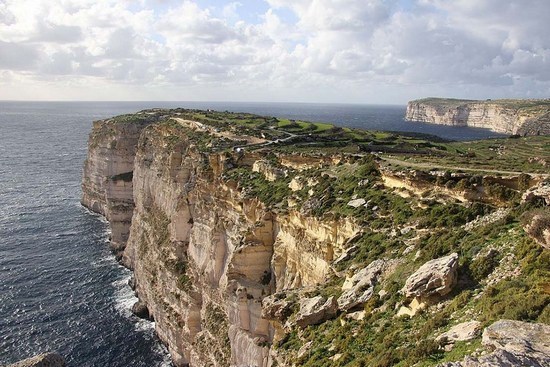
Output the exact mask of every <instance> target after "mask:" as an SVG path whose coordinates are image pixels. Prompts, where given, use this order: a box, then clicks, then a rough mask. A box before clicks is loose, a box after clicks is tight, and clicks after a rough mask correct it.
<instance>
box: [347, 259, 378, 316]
mask: <svg viewBox="0 0 550 367" xmlns="http://www.w3.org/2000/svg"><path fill="white" fill-rule="evenodd" d="M384 265H385V261H384V260H381V259H380V260H375V261H373V262H371V263H370V264H369V265H368V266H367V267H365V268H363V269H361V270H359V271H358V272H357V273H355V274H354V275H353V276H352V277H348V278H346V280H345V282H344V284H343V285H342V290H343V291H344V292H343V293H342V295H341V296H340V297H339V298H338V308H339V309H340V310H342V311H348V310H351V309H353V308H354V307H357V306H361V305H363V304H364V303H365V302H367V301H368V300H369V299H370V298H371V297H372V295H373V293H374V287H375V286H376V284H377V283H378V280H379V278H380V275H381V274H382V270H383V269H384Z"/></svg>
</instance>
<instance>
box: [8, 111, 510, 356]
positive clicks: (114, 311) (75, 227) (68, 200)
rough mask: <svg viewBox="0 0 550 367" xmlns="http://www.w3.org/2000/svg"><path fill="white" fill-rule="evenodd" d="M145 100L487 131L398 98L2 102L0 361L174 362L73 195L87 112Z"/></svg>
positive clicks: (384, 125) (100, 114)
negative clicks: (416, 111) (449, 123)
mask: <svg viewBox="0 0 550 367" xmlns="http://www.w3.org/2000/svg"><path fill="white" fill-rule="evenodd" d="M152 107H166V108H172V107H185V108H201V109H206V108H211V109H216V110H222V111H225V110H229V111H235V112H251V113H257V114H262V115H270V116H277V117H285V118H292V119H302V120H309V121H324V122H333V123H335V124H336V125H340V126H348V127H360V128H366V129H376V130H395V131H412V132H419V133H426V134H434V135H438V136H441V137H443V138H447V139H456V140H471V139H481V138H487V137H495V136H499V135H498V134H495V133H492V132H490V131H487V130H481V129H471V128H457V127H446V126H436V125H429V124H422V123H411V122H406V121H403V116H404V114H405V107H404V106H368V105H326V104H284V103H221V102H217V103H212V102H0V365H3V364H7V363H12V362H15V361H17V360H20V359H23V358H27V357H30V356H33V355H36V354H38V353H42V352H46V351H57V352H59V353H61V354H62V355H63V356H64V357H65V358H66V359H67V362H68V364H69V366H75V367H76V366H79V367H85V366H144V367H145V366H147V367H151V366H170V360H169V357H168V354H167V351H166V349H165V348H164V347H163V345H162V344H161V343H160V342H159V340H158V339H157V338H156V337H155V335H154V324H153V323H150V322H147V321H144V320H139V319H137V318H136V317H134V316H132V315H131V312H130V307H131V305H132V304H133V302H135V300H136V299H135V297H134V295H133V293H132V291H131V290H130V288H129V287H128V285H127V282H128V279H129V277H130V272H129V271H128V270H126V269H124V268H123V267H121V266H120V265H118V264H117V262H116V261H115V260H114V258H113V256H112V255H111V253H110V252H109V249H108V245H107V239H108V235H109V233H108V226H107V223H106V222H105V221H104V220H103V219H102V218H101V217H99V216H97V215H95V214H93V213H91V212H89V211H88V210H86V209H84V208H83V207H82V206H81V205H80V204H79V200H80V196H81V192H80V181H81V174H82V166H83V162H84V159H85V158H86V144H87V138H88V133H89V132H90V129H91V123H92V121H93V120H97V119H101V118H106V117H109V116H113V115H117V114H122V113H130V112H135V111H138V110H141V109H145V108H152Z"/></svg>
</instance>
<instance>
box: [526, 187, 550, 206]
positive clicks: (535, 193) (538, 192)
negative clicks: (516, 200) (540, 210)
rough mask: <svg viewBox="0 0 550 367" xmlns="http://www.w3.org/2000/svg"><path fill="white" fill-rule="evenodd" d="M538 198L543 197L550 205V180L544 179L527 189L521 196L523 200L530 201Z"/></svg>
mask: <svg viewBox="0 0 550 367" xmlns="http://www.w3.org/2000/svg"><path fill="white" fill-rule="evenodd" d="M536 199H543V200H544V201H545V203H546V205H550V182H548V181H543V182H541V183H539V184H538V185H537V186H535V187H532V188H530V189H529V190H527V191H525V192H524V193H523V195H522V197H521V202H522V203H528V202H532V201H533V200H536Z"/></svg>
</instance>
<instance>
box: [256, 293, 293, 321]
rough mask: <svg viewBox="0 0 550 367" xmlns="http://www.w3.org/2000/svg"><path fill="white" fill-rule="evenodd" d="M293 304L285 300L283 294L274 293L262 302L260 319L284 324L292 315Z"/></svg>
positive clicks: (285, 297) (285, 295)
mask: <svg viewBox="0 0 550 367" xmlns="http://www.w3.org/2000/svg"><path fill="white" fill-rule="evenodd" d="M292 306H293V303H292V302H289V301H288V300H287V294H285V293H284V292H278V293H274V294H272V295H270V296H267V297H264V299H263V300H262V315H261V316H262V318H263V319H266V320H275V321H279V322H281V323H282V322H285V321H286V319H288V318H289V317H290V315H292V311H293V310H292Z"/></svg>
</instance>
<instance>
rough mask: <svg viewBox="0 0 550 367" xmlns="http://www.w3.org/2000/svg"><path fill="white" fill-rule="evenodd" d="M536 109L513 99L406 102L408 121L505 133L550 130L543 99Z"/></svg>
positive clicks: (541, 132) (533, 132) (523, 133)
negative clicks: (519, 103) (523, 105)
mask: <svg viewBox="0 0 550 367" xmlns="http://www.w3.org/2000/svg"><path fill="white" fill-rule="evenodd" d="M531 101H532V102H533V103H534V104H538V103H541V104H540V106H541V107H540V108H538V109H537V111H536V112H533V111H532V109H530V108H517V104H516V103H514V101H510V100H488V101H472V100H461V99H447V98H445V99H441V98H425V99H420V100H414V101H410V102H409V103H408V104H407V112H406V117H405V119H406V120H409V121H421V122H427V123H432V124H441V125H451V126H470V127H481V128H486V129H491V130H493V131H496V132H500V133H505V134H521V135H545V134H548V133H550V123H549V121H548V113H549V109H548V108H547V107H546V106H545V105H544V104H543V103H544V102H543V101H539V100H531Z"/></svg>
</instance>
